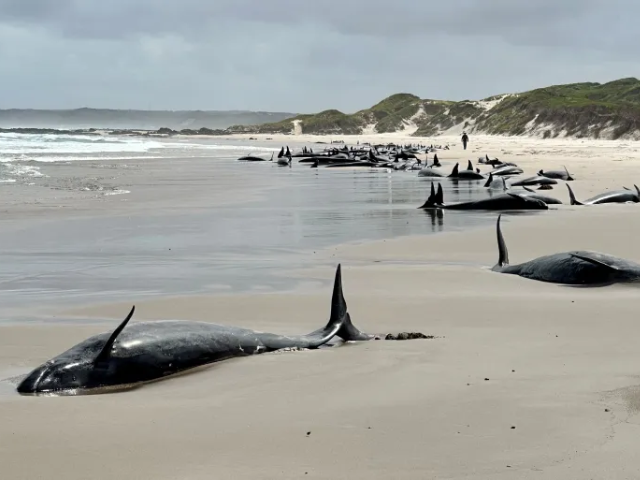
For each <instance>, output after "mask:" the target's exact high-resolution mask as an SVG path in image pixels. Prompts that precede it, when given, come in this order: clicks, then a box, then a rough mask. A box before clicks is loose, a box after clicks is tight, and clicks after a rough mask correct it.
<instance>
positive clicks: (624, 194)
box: [567, 185, 640, 205]
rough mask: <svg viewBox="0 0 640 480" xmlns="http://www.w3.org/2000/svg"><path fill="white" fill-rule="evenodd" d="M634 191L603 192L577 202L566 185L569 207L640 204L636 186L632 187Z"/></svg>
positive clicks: (638, 190)
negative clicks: (569, 200)
mask: <svg viewBox="0 0 640 480" xmlns="http://www.w3.org/2000/svg"><path fill="white" fill-rule="evenodd" d="M634 187H635V189H636V191H635V192H632V191H631V190H626V189H625V190H615V191H612V192H605V193H600V194H599V195H596V196H595V197H591V198H590V199H588V200H584V201H582V202H579V201H578V200H576V196H575V195H574V194H573V190H571V187H570V186H569V185H567V189H568V190H569V198H570V199H571V205H599V204H602V203H627V202H632V203H638V202H640V189H638V187H637V186H636V185H634Z"/></svg>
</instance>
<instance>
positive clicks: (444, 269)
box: [0, 137, 640, 480]
mask: <svg viewBox="0 0 640 480" xmlns="http://www.w3.org/2000/svg"><path fill="white" fill-rule="evenodd" d="M474 140H475V139H474V138H473V137H472V141H474ZM276 141H277V140H276ZM477 141H478V142H480V140H477ZM485 141H486V142H487V145H485V147H489V146H493V148H494V150H490V151H489V152H487V153H489V154H490V156H496V155H497V156H499V157H501V158H502V157H505V158H504V159H505V160H508V159H513V160H514V161H515V162H517V163H519V164H520V165H521V166H523V168H525V175H528V174H533V173H535V171H537V169H539V168H545V169H549V168H552V167H553V168H555V167H557V164H562V163H561V162H567V167H568V168H569V169H570V171H571V172H572V173H574V174H575V175H576V178H577V180H576V181H575V182H572V187H573V188H574V191H575V192H576V195H578V197H579V198H585V197H586V196H588V195H590V194H593V193H597V192H599V191H603V190H605V189H606V188H611V187H613V186H615V187H617V188H619V187H620V186H621V184H626V185H627V186H629V187H632V183H634V180H633V179H634V178H639V179H640V155H638V154H637V152H636V150H637V146H636V145H635V144H630V146H629V147H620V146H614V145H611V146H609V147H607V146H606V145H605V146H604V147H601V146H600V143H598V142H592V144H589V143H588V142H585V143H584V145H586V147H582V144H579V143H571V142H566V144H564V146H563V144H562V143H561V142H560V141H552V143H545V142H542V141H534V140H521V141H520V142H521V144H522V146H521V147H518V141H516V140H511V139H502V140H501V141H502V142H503V143H504V144H506V145H509V148H510V149H512V151H513V153H512V154H510V155H513V157H511V158H508V157H509V155H506V154H505V155H500V154H499V153H497V152H496V151H495V149H496V148H497V145H499V144H500V143H499V139H487V140H485ZM438 142H439V143H440V140H439V139H438ZM489 142H494V143H491V145H489ZM536 142H537V143H536ZM602 143H603V142H602ZM532 145H533V146H532ZM590 145H591V147H590V148H591V149H590V152H591V156H586V154H584V155H583V152H584V151H583V150H582V148H589V146H590ZM480 147H482V145H480ZM518 148H519V149H518ZM531 148H535V149H537V150H538V151H543V152H544V153H537V154H531V153H526V152H527V151H528V150H529V149H531ZM545 149H546V150H545ZM459 150H460V148H459V147H457V149H456V150H455V151H452V152H451V154H450V155H448V154H447V153H445V152H443V153H442V155H440V154H439V156H440V157H441V159H442V160H443V161H449V160H455V158H456V157H457V158H461V159H462V158H465V157H466V156H468V155H466V154H463V153H462V152H461V151H459ZM492 152H494V153H492ZM553 152H555V153H553ZM470 158H472V159H474V157H470ZM618 159H621V160H623V161H620V162H618V161H614V160H618ZM321 173H322V172H321ZM191 174H192V175H194V176H195V177H197V178H201V176H200V175H198V174H197V173H195V172H192V173H191ZM153 175H154V174H152V173H147V174H146V175H145V178H147V179H148V178H150V177H153ZM130 178H131V183H132V188H131V190H132V192H135V191H136V189H135V188H133V185H135V180H134V179H133V178H132V177H130ZM145 181H147V180H145ZM229 181H230V182H233V180H229ZM194 182H195V183H196V184H197V182H198V180H194ZM176 183H180V182H176ZM240 183H242V182H239V183H230V184H229V185H228V187H229V190H230V191H231V190H234V189H235V195H237V194H238V190H237V189H238V188H240V189H241V188H242V187H241V186H240ZM256 183H259V182H256ZM182 188H184V190H190V189H189V188H187V187H182ZM563 189H566V187H564V186H563V185H559V186H558V187H556V188H555V189H554V190H552V191H551V192H545V193H548V194H551V195H554V196H558V197H560V198H561V199H563V200H566V199H567V196H566V193H565V192H563ZM138 191H142V189H138ZM154 191H155V189H154V188H151V187H150V188H149V195H150V196H151V195H153V193H152V192H154ZM197 191H198V189H197V188H194V189H193V190H190V193H189V194H187V195H186V196H187V198H188V199H193V201H194V203H197V202H195V198H196V197H197V195H196V192H197ZM192 194H193V196H192ZM202 194H203V198H204V197H206V195H204V188H203V191H202ZM139 195H140V197H138V198H134V197H133V194H132V196H131V197H130V198H129V199H128V201H129V202H132V203H133V204H134V205H135V207H133V208H135V209H136V210H135V211H137V212H149V213H151V212H152V211H153V205H154V204H156V203H155V202H156V200H155V199H152V200H150V199H149V198H148V197H145V196H144V195H145V194H144V193H140V194H139ZM220 195H221V196H224V195H222V194H221V193H220ZM227 198H231V194H230V196H229V197H227ZM110 201H111V200H105V201H103V200H98V201H96V202H85V203H84V204H83V205H82V207H81V208H80V207H78V212H77V213H75V212H73V209H74V207H69V208H66V209H59V210H56V211H55V213H53V214H47V215H49V217H48V219H47V220H46V221H51V220H55V221H56V222H57V221H62V220H63V219H64V220H65V221H66V219H68V218H73V217H74V215H78V216H85V215H86V214H87V212H91V210H92V209H96V210H95V211H96V214H98V213H97V212H106V211H109V212H111V209H112V208H113V209H114V210H115V211H116V212H119V211H121V208H122V207H117V206H111V207H104V206H103V204H104V205H108V204H109V203H110ZM157 202H168V199H158V200H157ZM190 202H191V200H186V201H185V204H186V205H185V206H184V210H185V212H188V211H189V210H190V209H191V208H192V206H191V203H190ZM211 202H212V203H211V206H212V207H213V206H215V202H214V200H211ZM94 204H95V205H99V206H93V205H94ZM180 205H181V199H180V197H179V196H174V197H172V208H174V209H178V208H180ZM23 208H26V207H23ZM32 208H33V217H32V218H35V220H31V221H32V223H33V222H36V221H37V222H39V221H45V220H40V217H41V216H42V215H43V214H42V210H40V211H39V210H38V209H40V208H42V207H39V206H34V207H32ZM127 208H129V207H127ZM72 212H73V213H72ZM447 213H449V212H446V214H447ZM56 215H57V217H56ZM61 217H64V218H61ZM448 217H449V216H447V217H445V222H446V221H447V218H448ZM417 218H418V217H410V218H409V219H408V220H406V221H409V222H417V221H418V220H417ZM423 220H424V219H423ZM486 220H487V222H486V223H484V224H479V225H477V226H476V227H475V228H472V229H469V230H465V231H449V232H447V231H445V232H442V233H438V234H437V235H416V234H415V233H419V232H411V231H409V232H406V233H405V234H407V233H408V234H409V235H408V236H403V237H402V238H396V239H389V238H383V239H380V240H377V241H369V242H357V243H353V242H352V243H350V244H346V245H337V246H336V245H326V246H322V245H320V247H319V248H318V249H317V250H316V254H315V256H314V257H313V261H310V262H306V263H305V264H304V265H302V266H301V265H296V264H295V263H292V264H288V265H276V264H273V265H271V269H272V270H273V271H274V273H276V274H277V275H279V276H281V277H283V278H288V279H289V281H290V284H289V285H288V286H286V288H280V289H279V290H280V291H276V292H272V291H266V292H265V291H262V292H260V291H258V292H255V293H246V292H242V291H241V289H239V290H238V291H236V290H235V289H232V290H231V292H229V293H218V294H216V295H213V294H208V295H181V296H177V297H170V296H157V295H152V294H149V295H144V294H141V293H136V294H135V295H130V296H129V297H128V298H122V299H121V301H118V302H117V303H114V302H112V301H109V302H106V303H105V302H96V301H91V299H90V298H85V300H86V301H85V302H83V303H84V305H62V304H55V302H54V303H53V304H51V305H53V307H55V308H54V309H53V311H54V313H53V315H55V316H56V318H58V319H60V318H61V319H64V320H65V321H60V322H56V321H54V320H55V319H52V318H50V317H49V320H50V321H48V322H46V321H44V318H43V319H42V320H41V321H38V322H21V323H19V322H16V323H11V324H9V323H7V324H4V325H0V370H2V373H3V374H4V376H5V377H7V376H13V375H18V374H21V373H25V372H26V371H28V370H29V369H30V368H32V367H34V366H36V365H37V364H39V363H41V362H43V361H45V360H47V359H48V358H50V357H52V356H54V355H56V354H58V353H60V352H61V351H63V350H65V349H66V348H68V347H70V346H71V345H73V344H74V343H76V342H78V341H81V340H82V339H84V338H86V337H87V336H88V335H91V334H94V333H99V332H102V331H104V330H106V329H109V328H112V327H113V326H115V324H117V322H118V321H119V320H120V319H121V318H123V317H124V315H126V313H127V311H128V309H129V308H130V305H131V304H132V303H134V302H135V304H136V305H137V311H136V316H135V319H134V321H135V320H144V319H162V318H181V319H198V320H204V321H214V322H218V323H228V324H234V325H241V326H245V327H249V328H255V329H260V330H267V331H274V332H282V333H306V332H309V331H312V330H315V329H316V328H318V327H319V326H322V325H324V323H325V322H326V320H327V318H328V315H329V300H330V294H331V291H330V280H331V278H332V275H333V269H334V268H335V264H336V263H337V262H342V265H343V282H344V289H345V296H346V299H347V303H348V305H349V311H350V312H351V316H352V318H353V321H354V323H355V324H356V325H357V326H358V327H359V328H361V329H362V330H365V331H367V332H370V333H387V332H398V331H409V330H414V331H416V330H417V331H422V332H424V333H426V334H431V335H435V336H436V337H437V338H435V339H433V340H416V341H411V342H385V341H377V342H367V343H360V344H353V345H346V346H343V347H339V348H334V349H324V350H320V351H305V352H292V353H275V354H267V355H262V356H259V357H255V358H243V359H237V360H232V361H228V362H223V363H221V364H218V365H215V366H212V367H210V368H206V369H202V370H200V371H198V372H195V373H192V374H189V375H184V376H181V377H177V378H173V379H168V380H166V381H163V382H158V383H155V384H151V385H146V386H143V387H142V388H139V389H136V390H133V391H130V392H124V393H118V394H111V395H97V396H82V397H73V398H70V397H62V398H29V397H20V396H18V395H16V394H12V393H11V392H10V389H9V387H8V386H9V385H12V384H11V382H0V384H2V385H3V386H2V387H0V422H1V423H2V425H3V432H4V433H5V434H4V435H3V436H2V440H0V461H1V462H2V465H3V467H2V473H3V477H5V476H6V478H11V479H14V478H15V479H22V478H25V479H26V478H29V479H32V478H41V477H45V476H47V477H48V476H50V475H51V472H56V474H57V475H59V476H64V477H65V478H69V479H75V478H77V479H81V478H82V479H84V478H87V477H90V478H98V479H99V478H114V477H120V478H158V479H177V478H180V479H182V478H184V479H187V478H189V479H199V478H202V479H204V478H211V477H212V476H216V477H221V478H255V477H258V478H301V477H304V478H327V479H329V478H330V479H340V478H344V479H353V478H381V479H382V478H406V479H409V478H411V479H413V478H430V477H434V478H460V479H461V478H468V477H470V476H471V477H473V478H479V479H487V480H488V479H495V478H518V479H529V478H531V479H533V478H545V479H546V478H549V479H563V480H565V479H576V480H578V479H584V478H587V477H588V478H592V477H593V478H613V477H615V478H633V476H634V475H635V474H637V472H638V470H640V460H638V459H637V455H635V451H636V448H635V444H636V441H635V438H636V437H637V434H638V431H637V429H638V428H639V427H638V422H639V420H640V416H638V408H639V406H640V387H639V385H640V377H639V375H638V372H639V370H638V365H640V352H638V349H637V348H636V346H637V340H636V338H637V336H638V332H639V330H640V327H638V320H637V315H636V312H637V305H638V300H637V299H638V295H639V293H640V291H639V290H638V289H639V288H640V286H634V285H629V286H615V287H606V288H596V289H593V288H572V287H563V286H558V285H551V284H544V283H540V282H534V281H530V280H525V279H522V278H519V277H515V276H510V275H502V274H497V273H494V272H491V271H490V267H491V266H492V265H493V264H494V263H495V262H496V260H497V246H496V239H495V226H494V224H493V221H494V220H495V215H493V216H491V218H490V222H489V219H488V218H487V219H486ZM4 222H6V223H7V224H8V226H9V227H12V228H15V229H18V228H21V224H20V222H26V220H15V221H9V220H5V221H4ZM12 222H15V223H12ZM423 233H429V232H423ZM503 233H504V235H505V239H506V242H507V245H508V247H509V252H510V257H511V261H512V263H517V262H520V261H524V260H527V259H530V258H533V257H535V256H537V255H542V254H545V253H553V252H558V251H563V250H569V249H592V250H599V251H604V252H607V253H610V254H615V255H620V256H623V257H627V258H629V259H632V260H636V261H640V250H638V248H637V240H636V239H637V238H638V235H639V234H640V216H639V215H638V205H614V206H598V207H582V208H581V207H568V206H563V207H560V208H558V209H557V210H556V209H554V210H552V211H549V212H543V213H542V214H540V215H533V216H514V215H507V216H504V217H503ZM96 240H97V239H96ZM24 248H25V250H27V249H28V245H25V247H24ZM96 250H98V249H96ZM90 253H91V252H90V251H89V250H87V253H86V254H87V255H89V254H90ZM157 255H158V254H157V252H155V251H152V252H151V253H150V257H151V258H150V260H149V261H158V256H157ZM117 258H118V256H115V257H114V259H117ZM113 261H115V260H113ZM125 261H126V260H125ZM33 268H35V267H33ZM125 291H126V289H125ZM34 303H37V297H36V298H34ZM45 307H46V305H33V306H32V307H31V308H29V306H28V305H24V304H20V305H16V306H15V311H16V312H18V311H19V312H20V313H21V315H24V316H25V317H29V316H31V317H38V318H40V317H42V316H43V315H44V313H43V312H44V311H45ZM50 316H51V314H50ZM74 319H77V321H74ZM87 319H88V320H87ZM92 319H93V320H92ZM514 427H515V428H514ZM33 459H37V461H33ZM87 472H90V473H87Z"/></svg>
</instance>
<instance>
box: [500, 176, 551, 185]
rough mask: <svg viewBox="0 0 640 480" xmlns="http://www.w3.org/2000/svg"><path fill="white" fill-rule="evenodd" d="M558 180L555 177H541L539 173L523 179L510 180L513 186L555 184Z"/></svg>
mask: <svg viewBox="0 0 640 480" xmlns="http://www.w3.org/2000/svg"><path fill="white" fill-rule="evenodd" d="M557 183H558V181H557V180H556V179H555V178H547V177H541V176H540V175H537V176H535V177H528V178H523V179H522V180H516V181H513V182H509V186H511V187H532V186H534V185H555V184H557Z"/></svg>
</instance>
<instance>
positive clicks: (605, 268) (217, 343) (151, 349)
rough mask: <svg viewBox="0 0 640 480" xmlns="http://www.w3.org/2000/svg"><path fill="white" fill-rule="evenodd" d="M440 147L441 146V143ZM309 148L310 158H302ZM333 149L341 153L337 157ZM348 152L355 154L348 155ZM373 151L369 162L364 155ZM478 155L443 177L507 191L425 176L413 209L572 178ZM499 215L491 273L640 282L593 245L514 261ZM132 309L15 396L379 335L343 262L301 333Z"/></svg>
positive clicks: (100, 388) (469, 205)
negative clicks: (353, 304)
mask: <svg viewBox="0 0 640 480" xmlns="http://www.w3.org/2000/svg"><path fill="white" fill-rule="evenodd" d="M344 148H347V147H344ZM440 148H441V147H440ZM447 148H448V147H445V149H447ZM436 149H437V148H436V147H433V146H428V147H425V146H416V147H414V146H403V147H398V146H395V145H386V146H383V145H378V146H369V148H368V149H366V150H360V149H359V148H358V149H353V148H352V149H351V150H349V149H348V148H347V150H346V151H344V149H335V148H331V149H328V150H327V151H326V152H324V153H322V154H317V155H316V154H314V153H313V151H312V150H311V149H306V147H305V149H304V151H303V152H302V153H301V154H300V156H301V157H303V159H307V158H311V159H313V163H314V164H315V166H316V167H317V166H318V165H319V164H320V163H321V162H322V164H323V165H327V166H332V165H336V164H333V163H331V162H334V161H336V160H337V161H338V163H337V164H340V165H348V164H349V163H353V162H363V161H365V160H360V158H359V155H361V152H363V151H364V152H366V154H365V155H366V157H368V158H369V160H366V161H368V162H370V163H376V165H377V164H378V163H380V164H382V163H385V162H383V160H382V159H381V158H380V157H378V155H380V154H381V152H382V151H383V152H384V154H385V155H391V157H393V158H391V157H389V158H387V161H386V163H385V165H387V166H388V165H390V164H393V163H400V162H401V161H402V162H404V163H403V164H404V165H407V164H408V160H409V159H411V158H413V159H415V160H416V161H417V157H416V153H425V154H428V153H433V152H435V150H436ZM307 155H311V156H309V157H307ZM411 155H413V156H411ZM338 156H340V158H336V157H338ZM283 158H286V162H287V164H288V165H290V164H291V159H292V158H294V155H293V154H291V152H290V150H289V148H288V147H287V149H286V151H285V150H284V149H283V150H282V151H281V152H280V155H279V158H278V162H280V161H281V160H282V159H283ZM354 158H357V159H355V160H354ZM372 158H373V159H374V160H371V159H372ZM241 160H244V161H266V160H263V159H261V158H260V157H244V158H243V159H241ZM301 161H302V160H301ZM420 163H422V162H420ZM426 163H427V161H426V160H425V164H426ZM479 163H481V164H484V165H489V166H491V167H492V168H493V170H492V171H490V172H489V173H488V176H485V175H483V174H482V173H480V171H479V169H474V167H473V165H472V163H471V161H469V162H468V165H467V169H466V170H459V165H458V164H455V166H454V167H453V169H452V171H451V174H450V175H448V178H450V179H452V180H454V181H459V180H486V183H484V187H486V188H487V189H489V191H491V190H496V189H498V190H502V191H503V192H506V193H500V194H498V195H492V196H490V197H488V198H485V199H481V200H477V201H473V202H463V203H455V204H447V203H445V201H444V198H443V189H442V184H440V183H439V184H438V187H437V189H436V187H435V185H434V183H433V181H432V182H431V192H430V195H429V198H428V199H427V201H426V202H425V203H424V204H423V205H422V206H421V207H419V208H421V209H427V210H433V209H436V210H442V209H451V210H494V211H496V210H499V211H509V210H545V209H548V205H551V204H561V203H562V202H561V201H559V200H557V199H554V198H553V197H550V196H547V195H544V194H541V193H538V192H536V191H533V190H531V188H529V187H530V186H533V185H538V186H539V187H540V188H541V189H548V188H549V187H550V186H552V185H555V184H557V181H558V180H562V181H567V182H568V181H572V180H573V177H572V175H570V174H569V172H568V170H567V169H566V168H565V169H564V170H557V171H546V172H545V171H543V170H540V171H539V172H538V174H537V175H536V176H535V177H531V178H528V179H524V180H521V181H509V182H507V177H514V176H517V175H520V174H521V173H523V171H522V169H520V168H519V167H518V166H517V165H515V164H513V163H503V162H500V161H499V160H498V159H490V158H489V157H488V156H486V157H485V158H483V159H481V161H480V162H479ZM350 166H353V165H350ZM441 167H442V164H441V163H440V161H439V159H438V157H437V154H434V159H433V163H432V164H431V165H428V166H421V168H420V176H425V177H438V176H442V175H437V174H436V175H429V174H426V173H425V174H423V173H422V172H423V171H424V170H429V171H432V172H433V171H437V170H436V169H439V168H441ZM411 169H413V167H411ZM496 179H498V182H496ZM510 180H511V178H510ZM496 183H497V185H496ZM512 187H522V190H512ZM567 188H568V190H569V197H570V203H571V205H596V204H602V203H638V202H640V189H638V187H637V186H635V185H634V188H635V191H634V190H631V189H628V188H624V189H622V190H618V191H613V192H606V193H602V194H600V195H596V196H595V197H593V198H590V199H588V200H585V201H582V202H580V201H578V200H576V198H575V195H574V193H573V191H572V189H571V187H570V186H569V185H568V184H567ZM500 221H501V215H499V216H498V219H497V224H496V234H497V243H498V254H499V255H498V263H497V264H496V265H495V266H493V268H492V271H494V272H497V273H504V274H512V275H518V276H520V277H523V278H527V279H531V280H537V281H542V282H551V283H557V284H565V285H582V286H586V285H590V286H602V285H610V284H613V283H618V282H634V281H640V264H637V263H635V262H632V261H629V260H626V259H623V258H618V257H615V256H612V255H608V254H604V253H598V252H592V251H583V250H577V251H569V252H562V253H555V254H551V255H545V256H542V257H538V258H535V259H533V260H529V261H527V262H524V263H520V264H517V265H511V264H509V253H508V250H507V246H506V243H505V240H504V237H503V235H502V230H501V226H500ZM134 311H135V307H133V308H132V309H131V311H130V312H129V314H128V315H127V317H126V318H125V319H124V321H122V323H120V325H118V327H117V328H116V329H115V330H113V331H112V332H105V333H102V334H99V335H95V336H92V337H90V338H88V339H86V340H84V341H83V342H80V343H78V344H77V345H75V346H73V347H72V348H70V349H69V350H67V351H66V352H63V353H61V354H60V355H58V356H56V357H54V358H52V359H51V360H49V361H47V362H45V363H44V364H42V365H41V366H39V367H37V368H36V369H34V370H33V371H32V372H31V373H29V374H28V375H26V376H25V377H24V378H23V379H22V380H21V381H20V383H19V384H18V386H17V391H18V392H19V393H21V394H52V395H65V394H71V395H77V394H82V393H104V392H109V391H114V390H124V389H129V388H134V387H137V386H140V385H143V384H145V383H148V382H152V381H157V380H160V379H163V378H167V377H169V376H172V375H175V374H179V373H182V372H186V371H189V370H191V369H194V368H196V367H201V366H204V365H209V364H213V363H215V362H219V361H222V360H226V359H229V358H234V357H241V356H248V355H257V354H261V353H267V352H273V351H277V350H282V349H317V348H321V347H326V346H333V345H336V344H338V343H340V342H362V341H368V340H372V339H380V338H381V336H380V335H372V334H368V333H363V332H361V331H360V330H358V328H356V327H355V326H354V324H353V323H352V321H351V316H350V314H349V312H348V310H347V303H346V301H345V298H344V293H343V289H342V273H341V266H340V265H338V267H337V269H336V273H335V278H334V284H333V294H332V299H331V311H330V317H329V321H328V323H327V324H326V325H325V326H324V327H322V328H320V329H318V330H315V331H313V332H311V333H309V334H306V335H281V334H276V333H265V332H257V331H253V330H249V329H245V328H240V327H235V326H229V325H219V324H214V323H209V322H196V321H186V320H161V321H148V322H134V323H131V325H129V322H130V320H131V319H132V317H133V314H134ZM386 338H387V339H410V338H429V337H426V336H425V335H424V334H422V333H403V334H400V335H398V336H397V337H396V336H393V335H391V334H389V335H387V337H386Z"/></svg>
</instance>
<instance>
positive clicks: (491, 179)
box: [484, 172, 493, 187]
mask: <svg viewBox="0 0 640 480" xmlns="http://www.w3.org/2000/svg"><path fill="white" fill-rule="evenodd" d="M491 182H493V173H491V172H489V178H488V179H487V181H486V183H485V184H484V186H485V187H489V186H490V185H491Z"/></svg>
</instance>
